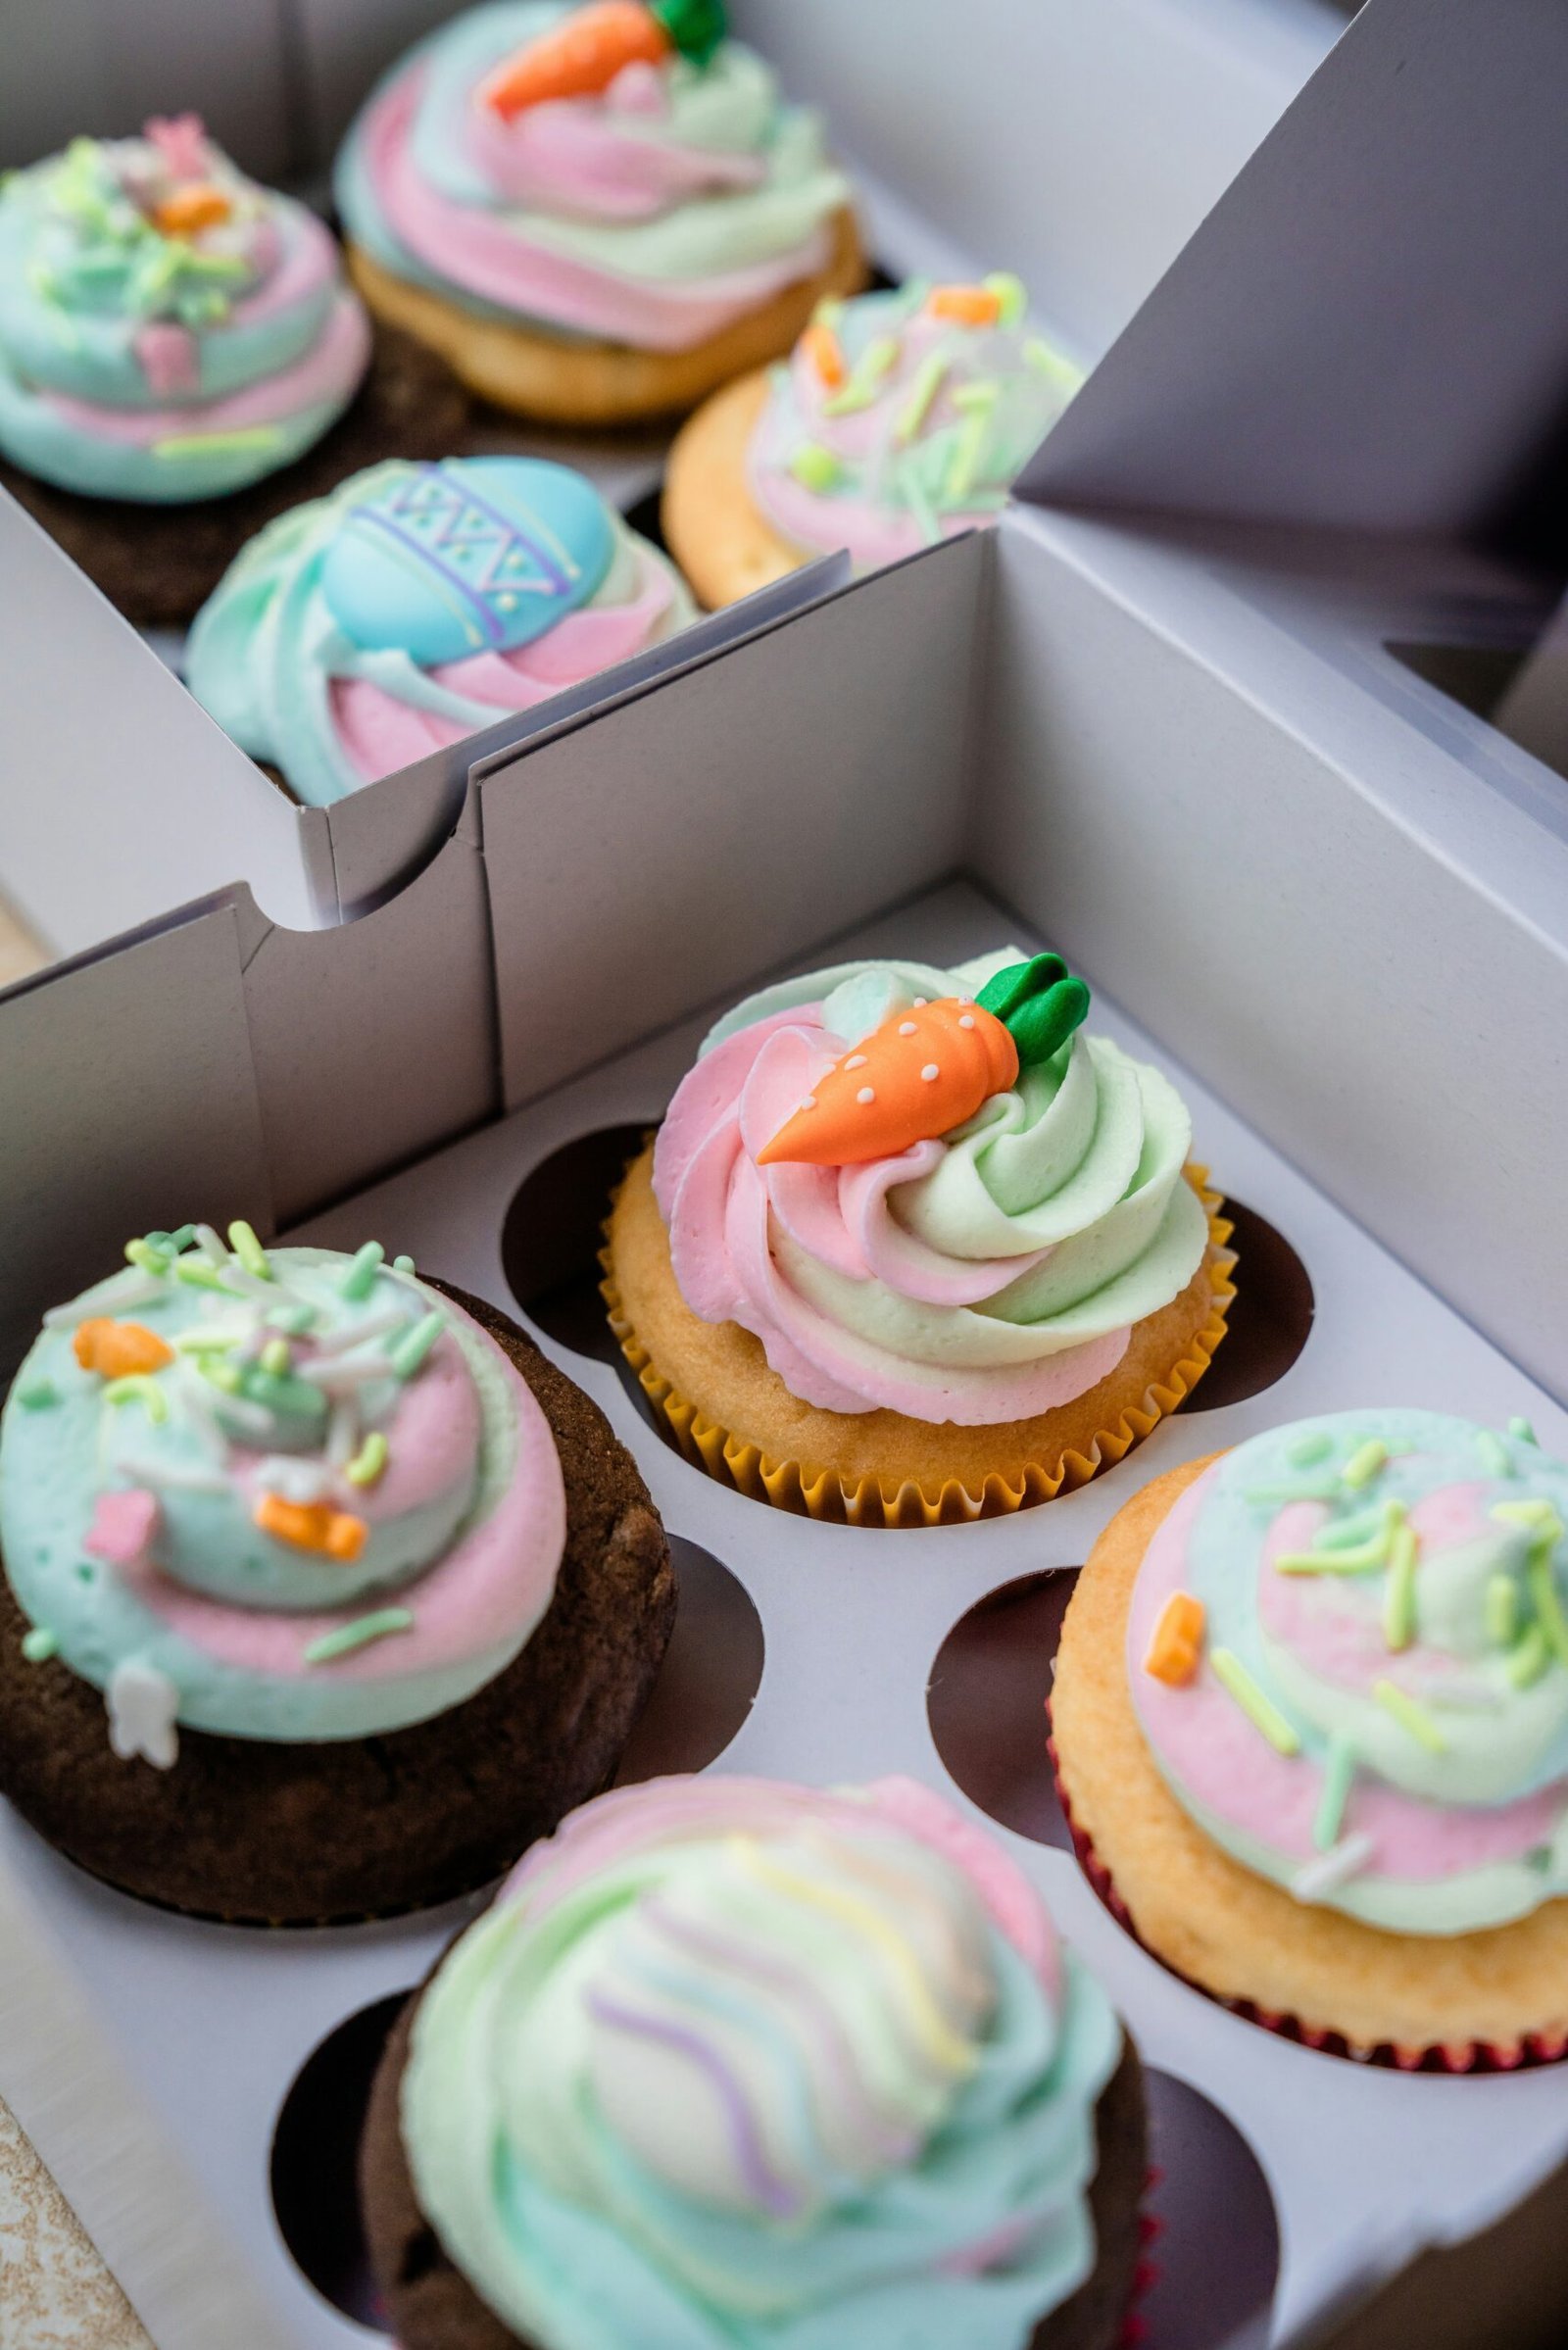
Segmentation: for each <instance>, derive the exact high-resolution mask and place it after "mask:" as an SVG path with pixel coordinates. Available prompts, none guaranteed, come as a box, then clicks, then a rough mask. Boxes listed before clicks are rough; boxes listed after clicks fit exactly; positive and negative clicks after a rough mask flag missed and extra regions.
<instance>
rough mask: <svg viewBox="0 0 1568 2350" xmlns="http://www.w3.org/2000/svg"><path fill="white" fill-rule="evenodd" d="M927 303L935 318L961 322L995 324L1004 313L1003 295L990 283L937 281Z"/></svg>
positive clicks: (981, 324)
mask: <svg viewBox="0 0 1568 2350" xmlns="http://www.w3.org/2000/svg"><path fill="white" fill-rule="evenodd" d="M925 306H926V309H927V310H928V311H929V312H930V314H931V316H932V318H956V319H957V321H958V323H959V325H960V326H994V325H995V324H996V322H997V320H998V319H999V318H1001V316H1002V297H1001V296H1000V295H999V294H997V293H994V292H993V290H992V289H991V287H990V286H988V285H934V286H933V287H932V288H931V291H930V293H929V294H928V295H927V296H926V305H925Z"/></svg>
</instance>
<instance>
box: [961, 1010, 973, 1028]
mask: <svg viewBox="0 0 1568 2350" xmlns="http://www.w3.org/2000/svg"><path fill="white" fill-rule="evenodd" d="M958 1026H959V1027H960V1028H972V1027H973V1026H974V1014H973V1012H972V1011H961V1012H959V1014H958Z"/></svg>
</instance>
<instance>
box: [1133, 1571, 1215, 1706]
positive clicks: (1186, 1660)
mask: <svg viewBox="0 0 1568 2350" xmlns="http://www.w3.org/2000/svg"><path fill="white" fill-rule="evenodd" d="M1203 1620H1204V1611H1203V1602H1202V1601H1201V1599H1195V1598H1194V1597H1193V1595H1192V1593H1191V1591H1172V1593H1171V1595H1170V1597H1169V1598H1168V1599H1167V1600H1166V1602H1165V1604H1164V1606H1163V1607H1162V1608H1161V1609H1160V1611H1159V1617H1158V1621H1157V1622H1156V1623H1155V1626H1154V1629H1153V1633H1152V1636H1151V1638H1150V1642H1149V1654H1148V1655H1147V1656H1146V1657H1145V1658H1144V1671H1145V1672H1146V1673H1147V1674H1149V1675H1150V1677H1151V1679H1152V1680H1154V1681H1163V1682H1165V1683H1167V1684H1168V1686H1169V1687H1170V1688H1171V1689H1180V1688H1182V1687H1183V1686H1184V1685H1185V1684H1186V1683H1187V1682H1189V1681H1191V1680H1192V1678H1193V1675H1194V1674H1195V1673H1196V1672H1197V1670H1198V1660H1199V1658H1200V1656H1201V1654H1202V1650H1203Z"/></svg>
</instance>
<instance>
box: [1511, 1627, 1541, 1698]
mask: <svg viewBox="0 0 1568 2350" xmlns="http://www.w3.org/2000/svg"><path fill="white" fill-rule="evenodd" d="M1550 1662H1551V1648H1550V1645H1549V1643H1548V1641H1547V1640H1546V1636H1545V1634H1544V1632H1543V1631H1542V1629H1541V1626H1540V1625H1539V1624H1532V1625H1531V1627H1530V1629H1529V1631H1528V1632H1527V1633H1526V1634H1525V1636H1524V1638H1523V1640H1520V1641H1519V1642H1518V1643H1517V1645H1516V1646H1514V1647H1512V1648H1510V1649H1509V1651H1508V1654H1507V1656H1506V1657H1505V1658H1504V1660H1503V1667H1502V1669H1503V1671H1504V1672H1505V1673H1506V1674H1507V1676H1508V1679H1509V1680H1510V1681H1511V1682H1512V1684H1513V1686H1514V1688H1515V1689H1534V1687H1535V1685H1536V1683H1537V1682H1538V1681H1539V1680H1540V1679H1541V1676H1542V1674H1543V1673H1544V1671H1545V1670H1546V1667H1547V1666H1548V1665H1549V1664H1550Z"/></svg>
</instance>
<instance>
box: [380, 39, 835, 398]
mask: <svg viewBox="0 0 1568 2350" xmlns="http://www.w3.org/2000/svg"><path fill="white" fill-rule="evenodd" d="M337 201H338V209H339V212H340V213H341V215H342V218H343V220H344V222H345V225H346V227H347V231H348V235H349V239H350V244H349V259H350V267H351V268H352V269H353V272H354V276H355V280H356V282H357V283H358V284H359V286H360V288H361V290H362V292H363V293H364V295H365V298H366V300H367V301H368V303H369V305H370V308H371V309H372V310H373V311H374V312H375V313H376V315H377V317H378V318H386V319H389V320H390V321H391V322H392V323H393V324H394V325H397V326H403V327H406V328H407V329H408V330H409V332H410V333H412V334H417V335H418V336H420V337H421V338H422V339H423V340H424V341H425V342H427V343H429V344H431V345H432V346H433V347H434V349H436V350H437V351H439V352H441V353H442V355H443V356H444V357H445V358H446V359H448V360H449V361H450V362H451V364H452V366H453V367H455V368H456V369H457V371H458V373H459V374H460V375H461V376H462V377H463V379H464V381H465V382H466V383H467V384H469V385H471V386H472V388H473V389H474V390H475V391H477V392H481V393H483V394H484V396H485V397H486V398H487V399H490V400H495V401H499V402H500V404H501V406H502V407H504V408H510V409H515V410H517V411H518V412H519V413H521V414H523V415H526V416H546V417H552V418H557V419H560V420H563V421H565V422H570V423H586V424H595V423H616V422H620V421H623V420H626V419H629V418H634V417H641V416H657V415H661V414H663V413H666V412H668V411H671V410H680V409H685V408H690V407H691V406H692V405H693V403H694V402H695V401H697V400H700V399H701V398H702V397H703V395H704V394H705V393H706V392H710V391H711V390H712V389H713V387H714V385H715V384H720V383H725V382H727V381H728V380H729V378H730V377H731V376H732V375H737V374H740V373H741V372H742V371H743V370H744V369H746V368H748V367H759V366H760V365H761V364H762V363H763V362H765V361H767V360H769V359H772V358H774V357H776V356H778V355H779V354H781V353H783V352H785V351H787V350H788V349H789V347H790V345H791V343H792V342H793V341H794V339H795V337H796V335H797V334H799V332H800V330H801V328H802V327H803V326H804V325H805V324H806V321H807V319H808V318H809V317H810V315H811V309H812V305H813V304H814V303H815V302H816V301H818V300H819V299H820V297H821V296H822V295H824V294H829V293H852V292H854V291H855V289H856V288H857V287H858V285H859V284H860V283H861V282H862V281H863V277H864V264H863V262H862V260H861V255H860V247H859V238H858V232H857V229H856V225H855V217H854V214H853V213H852V211H851V209H850V203H849V190H848V188H847V186H846V183H845V181H844V179H843V177H842V176H841V174H840V173H839V172H838V171H835V170H833V168H832V167H831V166H830V165H829V164H828V162H827V161H826V158H825V156H824V153H823V148H822V134H821V129H820V126H819V124H818V122H817V121H816V119H815V117H814V116H813V115H810V114H809V113H807V112H805V111H804V110H802V109H800V108H796V107H787V106H784V105H782V104H781V103H780V101H779V97H778V92H777V89H776V86H775V83H774V79H773V75H772V73H771V72H770V71H769V69H768V68H767V67H766V66H765V65H764V64H763V63H762V61H761V59H760V58H758V57H755V56H753V54H752V53H751V51H750V50H748V49H744V48H741V47H740V46H739V45H738V44H736V43H734V42H732V41H729V40H726V39H725V37H724V16H723V10H722V8H721V6H720V5H719V0H651V4H650V5H648V6H642V5H640V4H639V0H598V4H597V5H591V6H588V7H586V8H573V7H563V6H560V5H557V4H556V0H497V4H496V5H493V6H489V7H484V8H475V9H469V10H467V11H466V13H465V14H463V15H461V16H459V17H456V18H454V19H453V21H452V22H451V23H450V24H445V25H443V26H441V27H440V29H439V30H437V31H436V32H434V33H432V34H431V35H430V36H429V38H428V39H426V40H425V41H423V42H421V43H420V44H419V46H418V47H417V48H416V49H415V50H413V51H412V52H411V54H410V55H409V56H408V57H407V58H405V59H404V60H403V61H402V63H401V64H400V65H398V66H397V67H395V68H394V70H393V71H392V73H390V74H388V75H387V76H386V78H385V79H384V80H383V81H382V82H381V83H380V85H379V86H378V87H377V88H376V89H375V90H374V91H373V92H372V93H371V96H370V98H369V100H368V103H367V105H366V107H365V109H364V111H363V112H362V114H361V115H360V117H359V119H358V121H357V122H355V123H354V125H353V127H352V129H351V130H350V132H349V136H348V139H347V142H346V144H345V146H344V149H343V153H342V156H341V158H340V160H339V164H338V171H337Z"/></svg>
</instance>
